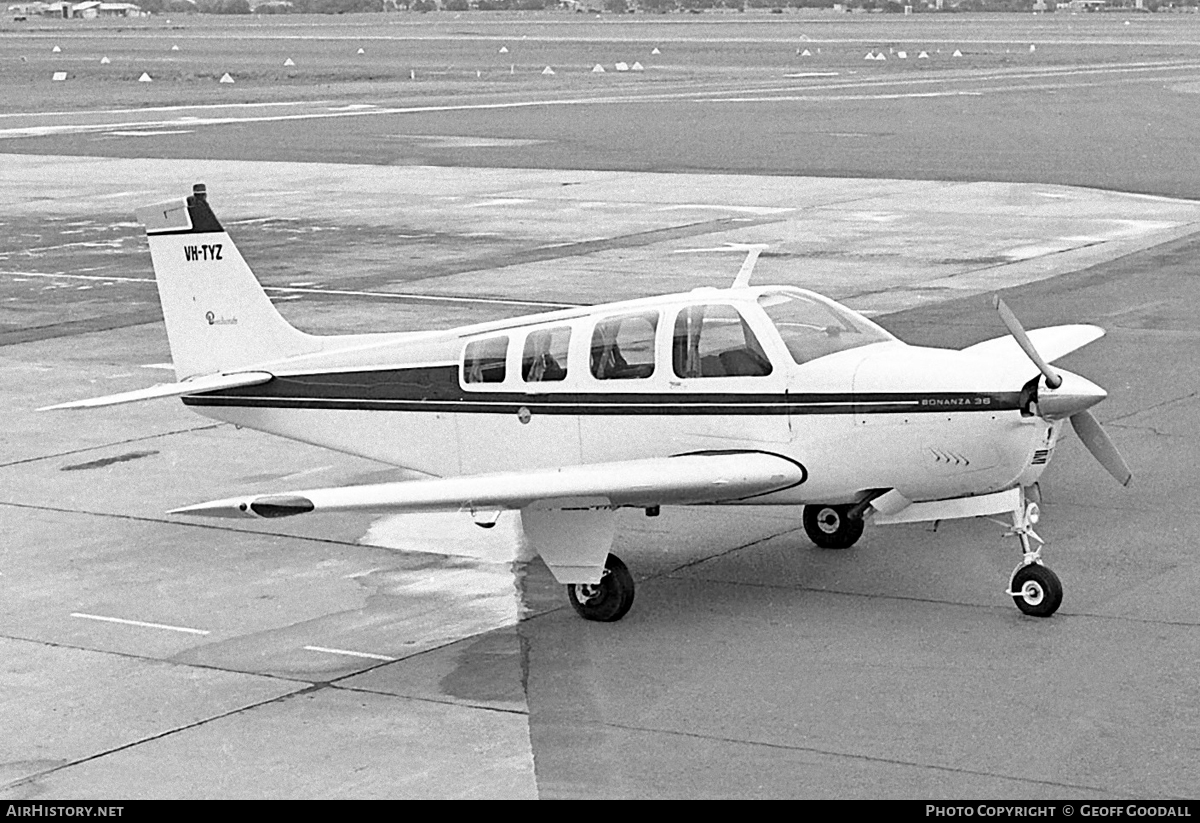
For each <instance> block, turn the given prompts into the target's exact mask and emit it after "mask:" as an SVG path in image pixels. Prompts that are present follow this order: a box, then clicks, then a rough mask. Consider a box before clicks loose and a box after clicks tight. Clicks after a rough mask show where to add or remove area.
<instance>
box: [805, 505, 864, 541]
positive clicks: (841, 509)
mask: <svg viewBox="0 0 1200 823" xmlns="http://www.w3.org/2000/svg"><path fill="white" fill-rule="evenodd" d="M851 508H852V507H851V506H849V505H845V506H831V505H818V506H805V507H804V514H803V516H802V520H803V521H804V533H805V534H807V535H808V539H809V540H811V541H812V542H814V543H816V544H817V545H818V546H820V547H821V548H822V549H848V548H850V547H851V546H853V545H854V544H855V543H857V542H858V538H860V537H862V533H863V519H862V517H853V516H851V515H850V509H851Z"/></svg>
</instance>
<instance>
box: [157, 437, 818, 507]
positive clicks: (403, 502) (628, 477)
mask: <svg viewBox="0 0 1200 823" xmlns="http://www.w3.org/2000/svg"><path fill="white" fill-rule="evenodd" d="M805 477H806V472H805V470H804V467H803V466H801V465H800V464H798V463H796V462H794V461H792V460H789V459H787V458H784V457H780V456H778V455H774V454H767V453H763V452H710V453H702V454H687V455H679V456H676V457H656V458H650V459H646V460H627V461H622V462H617V463H594V464H590V465H583V466H567V467H564V468H557V469H538V470H534V471H522V472H501V473H497V474H482V475H471V476H467V477H445V478H437V479H433V480H410V481H402V482H394V483H377V484H372V485H365V486H343V487H340V488H326V489H309V490H307V491H286V492H279V493H276V494H265V495H251V496H249V497H234V498H228V499H226V500H216V501H213V502H211V503H200V504H198V505H195V506H186V507H184V508H181V509H175V510H174V511H172V512H171V514H192V515H202V516H208V517H288V516H291V515H295V514H306V513H308V512H313V511H318V512H319V511H371V512H436V511H495V510H498V509H522V508H525V507H526V506H530V505H532V504H533V503H545V502H547V501H554V500H564V501H565V500H570V499H578V498H592V499H605V500H607V501H608V503H609V505H611V506H614V507H618V506H635V507H650V506H658V505H688V504H703V503H727V502H733V501H736V500H744V499H746V498H748V497H757V496H759V495H764V494H769V493H771V492H776V491H782V490H783V489H789V488H791V487H793V486H797V485H799V484H800V483H803V482H804V480H805Z"/></svg>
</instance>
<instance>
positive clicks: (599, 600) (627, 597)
mask: <svg viewBox="0 0 1200 823" xmlns="http://www.w3.org/2000/svg"><path fill="white" fill-rule="evenodd" d="M567 597H568V598H569V599H570V601H571V606H572V607H573V608H574V609H575V611H576V612H577V613H578V614H579V616H580V617H582V618H584V619H585V620H599V621H602V622H605V623H611V622H613V621H616V620H620V619H621V618H622V617H624V616H625V613H626V612H627V611H629V607H630V606H632V605H633V575H631V574H630V573H629V569H627V568H626V567H625V564H624V563H622V562H621V558H619V557H617V556H616V555H615V554H610V555H609V556H608V559H607V560H605V561H604V576H603V577H601V578H600V582H599V583H574V584H571V585H569V586H567Z"/></svg>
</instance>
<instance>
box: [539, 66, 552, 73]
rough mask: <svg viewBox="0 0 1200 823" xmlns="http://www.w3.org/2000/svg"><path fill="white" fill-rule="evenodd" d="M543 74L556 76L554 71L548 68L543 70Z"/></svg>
mask: <svg viewBox="0 0 1200 823" xmlns="http://www.w3.org/2000/svg"><path fill="white" fill-rule="evenodd" d="M542 74H554V69H552V68H550V67H549V66H546V68H544V69H542Z"/></svg>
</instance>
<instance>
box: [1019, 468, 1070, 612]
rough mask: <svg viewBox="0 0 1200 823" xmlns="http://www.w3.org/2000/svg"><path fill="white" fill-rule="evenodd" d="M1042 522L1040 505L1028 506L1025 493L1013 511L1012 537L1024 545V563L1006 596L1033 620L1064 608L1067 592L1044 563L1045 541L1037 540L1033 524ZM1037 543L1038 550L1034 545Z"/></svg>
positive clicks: (1021, 563)
mask: <svg viewBox="0 0 1200 823" xmlns="http://www.w3.org/2000/svg"><path fill="white" fill-rule="evenodd" d="M1037 521H1038V506H1037V503H1027V502H1026V501H1025V493H1024V491H1023V490H1022V492H1021V503H1020V506H1019V507H1018V508H1017V509H1015V510H1014V511H1013V526H1012V530H1011V531H1009V533H1008V535H1006V536H1011V537H1016V538H1017V539H1018V540H1020V541H1021V554H1022V557H1021V562H1020V563H1019V564H1018V565H1017V567H1016V568H1015V569H1013V573H1012V578H1011V579H1010V580H1009V583H1008V591H1006V592H1005V594H1007V595H1009V596H1010V597H1012V599H1013V602H1014V603H1016V604H1017V608H1018V609H1020V610H1021V611H1022V612H1024V613H1025V614H1028V615H1030V616H1032V617H1049V616H1050V615H1052V614H1054V613H1055V612H1056V611H1058V607H1059V606H1060V605H1061V604H1062V598H1063V588H1062V583H1061V582H1060V581H1059V579H1058V575H1056V574H1055V573H1054V572H1052V571H1050V569H1049V568H1047V567H1046V566H1045V565H1044V564H1043V563H1042V546H1043V545H1044V544H1045V541H1044V540H1042V538H1040V537H1038V536H1037V533H1036V532H1035V531H1034V530H1033V524H1034V523H1036V522H1037ZM1033 541H1037V547H1036V548H1035V547H1034V545H1033Z"/></svg>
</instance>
